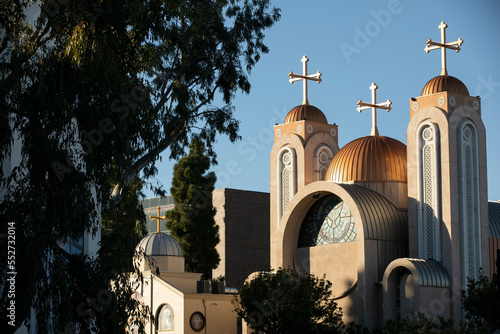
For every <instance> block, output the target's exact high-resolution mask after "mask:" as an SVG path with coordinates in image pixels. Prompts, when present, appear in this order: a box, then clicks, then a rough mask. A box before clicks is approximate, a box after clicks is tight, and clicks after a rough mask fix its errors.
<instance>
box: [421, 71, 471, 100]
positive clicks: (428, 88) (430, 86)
mask: <svg viewBox="0 0 500 334" xmlns="http://www.w3.org/2000/svg"><path fill="white" fill-rule="evenodd" d="M441 92H448V93H452V94H460V95H466V96H469V90H468V89H467V87H466V86H465V84H464V83H463V82H462V81H460V80H459V79H457V78H455V77H452V76H451V75H438V76H437V77H435V78H432V79H431V80H429V82H427V83H426V84H425V86H424V89H422V94H421V96H426V95H431V94H436V93H441Z"/></svg>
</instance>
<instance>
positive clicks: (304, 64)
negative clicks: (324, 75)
mask: <svg viewBox="0 0 500 334" xmlns="http://www.w3.org/2000/svg"><path fill="white" fill-rule="evenodd" d="M300 61H301V62H302V72H303V74H295V73H293V72H290V73H288V76H289V77H290V79H289V80H288V81H290V83H291V84H293V83H294V82H295V81H299V80H304V82H303V92H304V99H303V100H302V104H305V105H308V104H309V101H308V100H307V80H313V81H317V82H318V83H320V82H321V72H320V71H318V72H316V73H314V74H309V75H308V74H307V62H308V61H309V58H307V56H304V57H302V59H301V60H300Z"/></svg>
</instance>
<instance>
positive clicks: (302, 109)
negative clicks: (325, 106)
mask: <svg viewBox="0 0 500 334" xmlns="http://www.w3.org/2000/svg"><path fill="white" fill-rule="evenodd" d="M303 120H308V121H313V122H318V123H325V124H328V121H327V119H326V116H325V114H323V112H322V111H321V110H319V109H318V108H316V107H315V106H312V105H310V104H301V105H300V106H296V107H295V108H293V109H292V110H290V111H289V112H288V114H287V115H286V117H285V122H284V123H285V124H286V123H292V122H297V121H303Z"/></svg>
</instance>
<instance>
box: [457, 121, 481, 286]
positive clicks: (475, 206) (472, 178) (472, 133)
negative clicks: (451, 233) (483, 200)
mask: <svg viewBox="0 0 500 334" xmlns="http://www.w3.org/2000/svg"><path fill="white" fill-rule="evenodd" d="M458 148H459V149H458V171H459V172H458V178H459V198H460V232H461V233H460V234H461V236H462V239H461V243H462V253H461V255H462V286H464V287H465V286H466V285H467V278H473V279H475V280H477V279H478V278H479V268H480V267H481V247H480V236H481V231H480V221H479V217H480V212H479V175H478V172H479V164H478V153H477V129H476V127H475V125H474V123H472V122H470V121H464V122H462V124H461V125H460V127H459V128H458Z"/></svg>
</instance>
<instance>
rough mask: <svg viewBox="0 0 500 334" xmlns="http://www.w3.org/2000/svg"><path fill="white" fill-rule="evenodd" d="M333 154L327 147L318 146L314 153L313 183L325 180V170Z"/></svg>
mask: <svg viewBox="0 0 500 334" xmlns="http://www.w3.org/2000/svg"><path fill="white" fill-rule="evenodd" d="M332 158H333V152H332V149H331V148H330V147H328V146H327V145H325V144H323V145H319V146H318V147H317V148H316V151H315V152H314V181H323V180H325V175H326V170H327V169H328V166H329V165H330V161H332Z"/></svg>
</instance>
